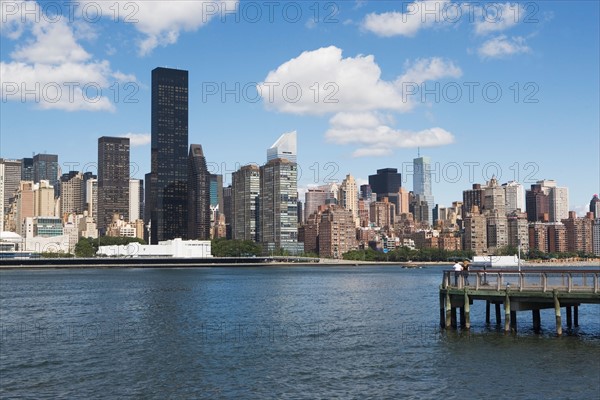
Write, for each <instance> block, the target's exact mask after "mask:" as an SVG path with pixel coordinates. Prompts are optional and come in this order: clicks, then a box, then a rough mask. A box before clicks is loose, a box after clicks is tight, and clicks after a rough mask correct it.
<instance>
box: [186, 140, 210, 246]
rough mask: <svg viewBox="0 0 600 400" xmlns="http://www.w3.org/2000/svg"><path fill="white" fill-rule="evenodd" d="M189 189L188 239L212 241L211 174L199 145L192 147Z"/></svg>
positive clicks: (189, 162)
mask: <svg viewBox="0 0 600 400" xmlns="http://www.w3.org/2000/svg"><path fill="white" fill-rule="evenodd" d="M187 187H188V207H187V215H188V232H187V238H188V239H192V240H210V174H209V173H208V169H207V167H206V158H205V157H204V152H203V151H202V146H201V145H199V144H192V145H190V154H189V159H188V184H187Z"/></svg>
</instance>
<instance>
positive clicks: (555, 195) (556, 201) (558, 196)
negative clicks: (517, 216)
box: [526, 179, 569, 222]
mask: <svg viewBox="0 0 600 400" xmlns="http://www.w3.org/2000/svg"><path fill="white" fill-rule="evenodd" d="M542 193H543V195H542ZM526 203H527V210H528V211H527V216H528V218H529V220H530V221H544V222H560V221H561V220H563V219H566V218H567V217H568V215H569V190H568V189H567V188H566V187H558V186H556V182H555V181H553V180H547V179H546V180H541V181H537V182H536V184H535V185H531V190H528V191H527V193H526ZM530 207H531V208H532V213H531V215H530V212H529V208H530ZM546 207H547V208H546ZM534 213H537V219H535V220H532V219H531V218H534V217H536V216H535V215H533V214H534ZM546 214H547V218H546Z"/></svg>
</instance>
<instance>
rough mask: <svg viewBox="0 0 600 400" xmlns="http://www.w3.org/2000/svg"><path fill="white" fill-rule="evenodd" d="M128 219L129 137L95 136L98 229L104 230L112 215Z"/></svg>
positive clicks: (102, 231) (102, 232)
mask: <svg viewBox="0 0 600 400" xmlns="http://www.w3.org/2000/svg"><path fill="white" fill-rule="evenodd" d="M114 214H118V215H120V216H121V217H122V218H123V219H124V220H125V221H128V220H129V138H125V137H109V136H103V137H101V138H99V139H98V220H97V225H98V230H99V231H100V233H101V234H104V233H105V232H106V229H107V228H108V226H109V225H110V223H111V222H112V219H113V215H114Z"/></svg>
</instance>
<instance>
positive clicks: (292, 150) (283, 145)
mask: <svg viewBox="0 0 600 400" xmlns="http://www.w3.org/2000/svg"><path fill="white" fill-rule="evenodd" d="M296 136H297V135H296V131H293V132H289V133H284V134H283V135H281V136H280V137H279V139H277V140H276V141H275V143H273V145H272V146H271V147H269V148H268V149H267V162H269V161H271V160H276V159H278V158H281V159H286V160H288V161H291V162H293V163H296V162H298V159H297V154H298V153H297V144H296V141H297V138H296Z"/></svg>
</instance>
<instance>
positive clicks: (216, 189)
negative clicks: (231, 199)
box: [209, 174, 223, 214]
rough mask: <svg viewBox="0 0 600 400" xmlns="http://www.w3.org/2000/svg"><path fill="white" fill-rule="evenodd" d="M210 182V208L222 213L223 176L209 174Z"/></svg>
mask: <svg viewBox="0 0 600 400" xmlns="http://www.w3.org/2000/svg"><path fill="white" fill-rule="evenodd" d="M209 180H210V207H211V209H215V210H218V212H219V214H220V213H222V212H223V175H220V174H209Z"/></svg>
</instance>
